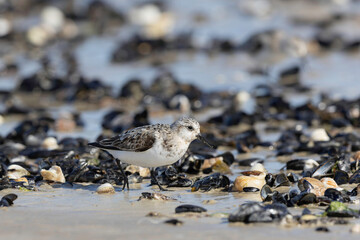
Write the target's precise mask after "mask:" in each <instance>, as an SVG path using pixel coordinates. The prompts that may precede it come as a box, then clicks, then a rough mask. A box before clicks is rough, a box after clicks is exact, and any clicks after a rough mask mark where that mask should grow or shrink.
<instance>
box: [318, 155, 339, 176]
mask: <svg viewBox="0 0 360 240" xmlns="http://www.w3.org/2000/svg"><path fill="white" fill-rule="evenodd" d="M334 165H335V159H329V160H328V161H326V162H324V163H323V164H321V165H320V166H319V167H318V168H317V169H316V170H315V171H314V172H313V174H312V177H317V176H324V175H326V174H327V173H328V172H329V171H330V170H331V169H332V167H333V166H334Z"/></svg>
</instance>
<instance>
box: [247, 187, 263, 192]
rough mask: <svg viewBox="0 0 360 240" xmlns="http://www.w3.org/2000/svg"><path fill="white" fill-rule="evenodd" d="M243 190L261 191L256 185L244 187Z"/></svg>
mask: <svg viewBox="0 0 360 240" xmlns="http://www.w3.org/2000/svg"><path fill="white" fill-rule="evenodd" d="M243 191H244V192H258V191H260V189H258V188H256V187H244V188H243Z"/></svg>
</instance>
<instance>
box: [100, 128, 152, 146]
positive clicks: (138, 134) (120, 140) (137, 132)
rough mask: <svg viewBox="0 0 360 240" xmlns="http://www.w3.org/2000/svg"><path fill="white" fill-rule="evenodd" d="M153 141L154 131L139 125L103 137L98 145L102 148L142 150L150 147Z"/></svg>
mask: <svg viewBox="0 0 360 240" xmlns="http://www.w3.org/2000/svg"><path fill="white" fill-rule="evenodd" d="M154 142H155V136H154V132H153V131H149V128H148V127H140V128H135V129H132V130H129V131H126V132H124V133H122V134H120V135H118V136H114V137H112V138H108V139H103V140H101V141H100V142H99V145H101V148H104V149H113V150H121V151H133V152H143V151H146V150H148V149H149V148H151V147H152V146H153V144H154Z"/></svg>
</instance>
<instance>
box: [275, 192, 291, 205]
mask: <svg viewBox="0 0 360 240" xmlns="http://www.w3.org/2000/svg"><path fill="white" fill-rule="evenodd" d="M271 200H272V202H273V203H281V204H285V205H288V200H289V194H288V193H279V192H278V191H275V192H274V194H273V195H272V198H271Z"/></svg>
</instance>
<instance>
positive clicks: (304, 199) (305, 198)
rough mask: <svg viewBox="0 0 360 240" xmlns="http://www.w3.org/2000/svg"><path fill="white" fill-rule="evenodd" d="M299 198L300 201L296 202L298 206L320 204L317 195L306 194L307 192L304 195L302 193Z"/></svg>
mask: <svg viewBox="0 0 360 240" xmlns="http://www.w3.org/2000/svg"><path fill="white" fill-rule="evenodd" d="M299 196H300V197H299V200H298V201H297V202H296V204H297V205H298V206H301V205H307V204H312V203H317V202H318V200H317V197H316V195H315V194H313V193H305V192H303V193H301V194H300V195H299ZM293 199H295V198H293Z"/></svg>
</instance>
